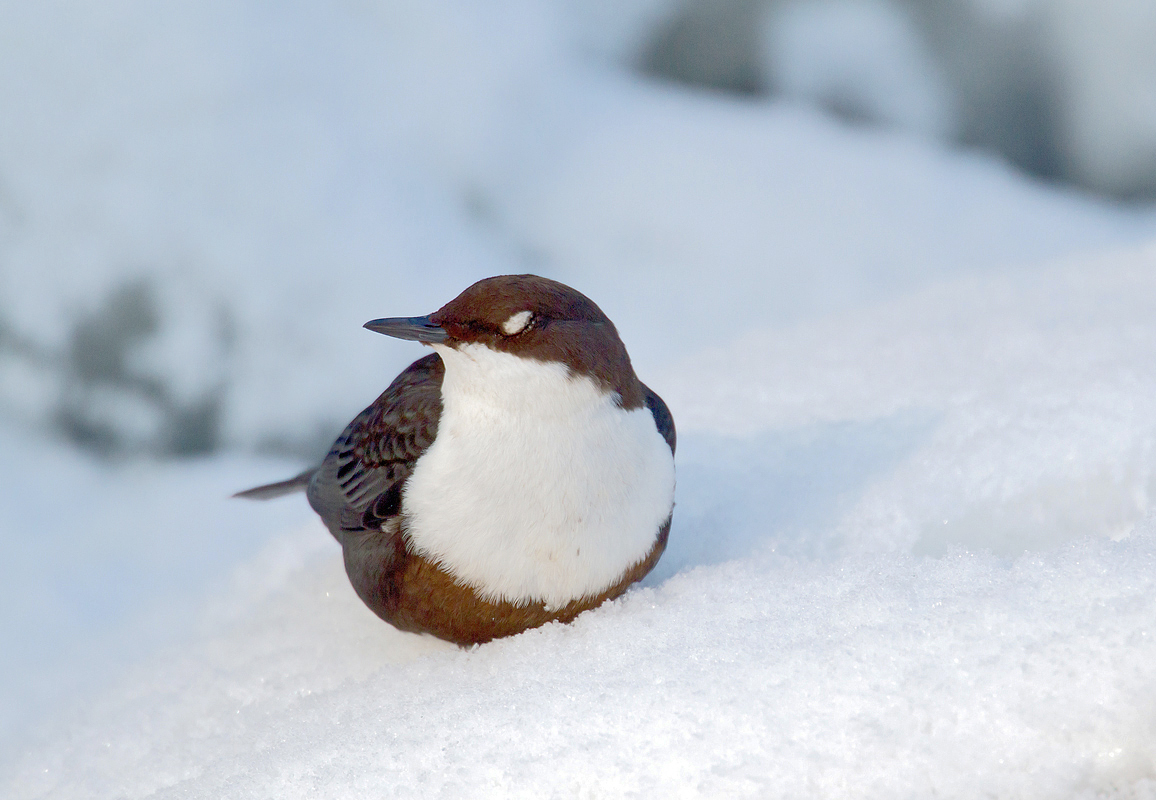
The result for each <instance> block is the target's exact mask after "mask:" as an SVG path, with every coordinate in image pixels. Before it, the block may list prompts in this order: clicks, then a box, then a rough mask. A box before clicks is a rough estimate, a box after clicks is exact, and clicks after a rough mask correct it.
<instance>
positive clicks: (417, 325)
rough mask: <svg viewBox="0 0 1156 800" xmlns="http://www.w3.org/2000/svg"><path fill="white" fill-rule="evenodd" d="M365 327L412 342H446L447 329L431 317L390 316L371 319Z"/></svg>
mask: <svg viewBox="0 0 1156 800" xmlns="http://www.w3.org/2000/svg"><path fill="white" fill-rule="evenodd" d="M365 327H366V328H368V329H369V330H371V331H373V332H374V333H384V334H385V335H386V336H392V337H394V338H395V339H408V340H409V341H411V342H426V343H433V344H436V343H437V342H444V341H445V340H446V337H447V336H449V334H448V333H446V329H445V328H443V327H441V326H440V325H435V324H434V323H432V322H430V321H429V317H428V316H427V317H389V318H388V319H371V320H370V321H369V322H367V323H365Z"/></svg>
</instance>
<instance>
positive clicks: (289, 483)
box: [233, 468, 317, 500]
mask: <svg viewBox="0 0 1156 800" xmlns="http://www.w3.org/2000/svg"><path fill="white" fill-rule="evenodd" d="M316 471H317V470H316V468H314V469H307V470H305V471H304V472H302V473H301V474H300V475H294V476H293V477H292V478H290V479H289V480H286V481H277V483H267V484H265V485H264V486H254V487H253V488H252V489H246V490H245V491H243V492H237V493H236V494H235V495H233V497H243V498H245V499H246V500H272V499H273V498H274V497H281V496H283V495H287V494H293V493H294V492H300V491H304V489H305V487H306V486H308V485H309V479H310V478H312V477H313V473H314V472H316Z"/></svg>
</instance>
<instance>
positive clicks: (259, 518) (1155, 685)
mask: <svg viewBox="0 0 1156 800" xmlns="http://www.w3.org/2000/svg"><path fill="white" fill-rule="evenodd" d="M65 6H67V8H65ZM40 8H41V6H39V5H25V6H21V7H19V8H15V7H14V8H12V9H7V10H6V11H5V14H6V15H7V16H8V18H9V21H10V22H11V23H12V24H11V25H10V26H7V27H4V26H0V36H3V37H6V38H4V40H3V45H4V46H3V47H0V67H2V68H0V92H2V93H3V100H4V103H5V106H6V108H11V109H15V110H17V111H19V112H21V114H20V115H18V116H20V118H21V119H25V120H27V122H26V124H24V125H21V126H3V127H0V178H3V180H4V183H3V185H2V186H0V189H2V191H0V201H2V202H0V257H2V259H3V264H4V266H5V269H4V271H3V272H2V273H0V278H2V279H3V281H2V285H3V289H4V293H3V294H2V295H0V311H2V312H3V313H2V316H3V318H4V319H3V320H2V321H4V322H7V323H8V324H10V325H11V326H12V327H13V329H15V330H16V331H18V332H19V333H20V334H21V335H23V336H27V337H29V338H30V339H35V338H36V337H40V338H39V339H38V341H39V342H40V343H41V344H43V346H44V347H46V348H51V347H62V346H64V343H65V342H66V341H67V337H68V333H67V331H68V324H69V322H70V320H71V319H72V318H73V317H75V316H76V313H77V310H78V309H86V308H89V307H90V306H91V302H92V299H93V298H94V297H96V296H99V295H100V294H101V293H102V292H103V291H104V290H105V289H107V288H108V287H110V286H115V285H116V282H117V281H118V280H119V279H121V278H123V277H124V276H126V275H128V276H132V275H135V274H141V273H142V272H143V273H144V274H146V275H148V276H150V278H152V279H154V280H155V281H156V286H157V287H158V291H159V293H160V295H161V298H160V304H161V307H162V309H165V310H166V314H167V312H170V311H171V312H172V314H173V316H174V318H175V319H177V322H174V323H173V324H172V325H170V326H168V327H166V328H164V330H163V333H162V335H161V337H160V338H158V339H157V341H156V342H155V343H153V345H152V346H151V347H152V349H151V350H150V351H149V352H147V353H144V354H141V357H142V359H143V360H144V361H145V362H147V363H149V364H151V365H152V367H154V368H155V369H157V370H159V372H157V373H156V374H158V375H161V376H162V377H164V378H165V380H167V381H169V382H170V383H171V385H172V386H174V387H176V388H175V391H176V390H179V391H181V392H184V393H186V394H187V395H188V396H196V394H197V392H198V391H201V390H203V388H204V387H205V386H207V385H208V386H211V385H215V382H217V381H220V380H226V381H227V384H228V387H229V390H228V394H227V402H226V407H225V409H224V415H225V427H226V433H227V435H226V443H227V444H229V445H230V446H231V447H232V448H233V449H232V450H231V451H230V452H229V453H228V454H226V455H220V456H214V457H212V458H206V459H203V460H199V461H186V462H158V461H148V460H135V461H133V460H130V461H125V462H114V463H112V464H109V463H106V462H99V461H95V460H92V459H90V458H89V457H87V456H84V455H80V454H78V453H77V452H75V451H73V450H71V449H69V448H68V447H66V446H64V445H63V444H60V443H59V442H57V441H56V440H54V439H52V438H51V437H50V436H48V435H46V433H45V426H46V425H47V424H48V423H47V422H46V420H47V419H48V418H49V417H50V416H51V415H50V413H48V412H49V411H50V410H51V408H52V398H53V397H54V392H55V391H56V388H54V384H53V382H54V381H59V380H61V379H60V378H59V376H56V377H53V376H52V375H51V374H49V373H50V370H49V371H46V370H47V368H44V367H43V366H41V367H35V368H34V367H28V368H27V369H26V370H25V371H24V372H21V371H20V369H17V368H15V367H12V368H11V369H9V368H8V367H7V366H6V367H5V369H3V370H0V378H2V379H3V381H4V383H3V384H2V385H0V408H2V409H3V411H4V414H5V418H6V419H7V420H9V422H6V423H5V425H4V426H0V454H2V457H0V474H3V476H4V481H3V484H2V486H3V488H2V489H0V493H2V495H0V496H2V497H3V502H2V503H0V541H3V543H4V548H5V555H6V557H5V558H4V559H3V560H0V632H2V635H3V639H4V642H5V647H4V648H3V650H2V652H0V796H4V797H13V798H33V797H52V798H82V797H214V798H216V797H271V796H275V797H337V798H351V797H380V796H403V797H404V796H411V797H431V796H432V797H436V796H446V797H457V796H463V795H464V796H478V797H487V796H489V797H506V796H525V797H550V796H560V797H571V796H594V797H602V796H632V795H633V796H644V797H650V796H666V795H670V796H675V797H679V796H703V797H713V796H760V797H762V796H783V797H830V796H842V795H854V796H862V797H886V798H891V797H896V796H904V797H914V796H920V797H923V796H930V795H939V796H945V797H968V798H970V797H976V796H983V795H990V796H998V797H1032V798H1052V797H1055V798H1060V797H1063V798H1072V797H1109V796H1111V797H1126V798H1152V797H1156V652H1154V651H1156V644H1154V638H1156V519H1154V516H1153V498H1154V497H1156V471H1154V467H1156V452H1154V449H1153V445H1154V442H1156V371H1154V370H1153V368H1152V365H1153V364H1154V363H1156V352H1154V351H1156V249H1154V248H1153V247H1152V246H1151V244H1145V243H1146V242H1149V243H1150V242H1151V241H1152V240H1153V238H1154V237H1156V224H1154V217H1153V214H1152V212H1151V210H1138V211H1133V210H1127V209H1122V208H1117V207H1113V206H1111V205H1109V204H1106V203H1102V202H1097V201H1095V200H1092V199H1089V198H1086V197H1082V196H1079V195H1076V194H1073V193H1070V192H1065V191H1063V190H1061V189H1057V188H1055V187H1048V186H1044V185H1041V184H1038V183H1033V182H1030V181H1027V180H1025V179H1024V178H1022V177H1021V176H1018V175H1016V174H1015V173H1014V172H1012V171H1010V170H1009V169H1007V168H1006V167H1005V166H1003V165H1001V164H999V163H998V162H996V161H993V160H990V159H987V158H985V157H983V156H980V155H977V154H967V153H963V154H961V153H953V152H950V151H946V150H942V149H939V148H938V147H936V146H935V145H933V144H929V143H927V142H924V141H920V140H916V139H911V138H907V137H904V136H901V135H896V134H887V133H880V132H877V131H871V130H867V129H860V128H855V127H849V126H846V125H841V124H837V123H833V122H831V121H830V120H827V119H825V118H823V117H821V116H819V115H817V114H815V113H812V112H809V111H805V110H800V109H796V108H792V107H790V106H786V105H781V104H764V103H755V102H740V101H735V100H733V99H726V98H721V97H715V96H711V95H696V94H692V93H687V92H683V91H679V90H676V89H673V88H670V87H659V86H654V85H649V84H646V83H644V82H641V81H639V80H636V79H632V78H629V77H628V76H625V75H621V74H616V73H614V72H613V71H611V70H610V69H609V68H606V69H603V68H601V67H597V66H593V65H591V64H590V63H588V62H586V61H583V60H582V59H581V58H580V57H579V56H578V55H576V54H577V53H578V52H579V51H580V49H579V47H578V45H572V44H571V43H570V42H569V40H568V36H569V31H568V29H567V28H566V26H565V24H564V21H559V14H554V13H552V12H547V11H543V10H541V8H540V7H539V6H537V5H536V4H520V3H495V4H494V6H493V8H492V9H488V10H487V11H486V12H485V13H482V12H479V11H478V10H477V9H474V8H472V7H470V6H468V4H454V3H450V4H446V5H444V6H443V5H441V4H431V5H429V6H428V8H432V9H435V10H434V11H429V10H426V11H422V12H419V11H414V10H410V11H405V10H402V9H397V8H393V7H390V8H388V9H386V10H382V8H384V7H382V8H379V7H378V6H376V5H374V4H349V5H348V6H343V7H342V10H340V11H334V12H333V13H332V14H324V15H322V14H317V13H315V12H311V11H310V10H308V9H306V8H304V7H299V6H293V7H292V8H291V9H290V10H288V11H284V12H279V13H278V14H273V13H272V12H271V11H270V10H269V8H268V7H266V6H264V5H262V4H256V3H239V4H213V3H203V4H191V3H190V4H180V3H176V4H171V5H166V6H165V7H164V8H162V7H160V6H154V5H151V4H142V3H135V2H131V1H130V0H125V1H124V2H121V3H118V4H108V5H103V6H100V7H99V9H100V10H98V7H97V6H90V5H85V6H83V7H81V6H77V5H75V4H71V5H70V4H61V8H63V9H64V10H65V11H67V12H68V13H66V14H63V15H62V16H63V17H64V18H65V19H64V20H57V19H56V18H55V17H54V16H53V14H54V13H56V11H59V10H60V9H59V8H57V7H56V6H48V5H46V6H44V8H48V9H49V10H48V11H42V10H38V9H40ZM633 8H634V9H635V11H634V12H632V13H634V14H635V15H645V13H650V12H648V11H646V9H648V8H650V9H654V8H657V4H646V3H641V2H640V3H637V4H635V5H634V6H633ZM53 9H56V11H53ZM591 9H593V11H592V12H591V13H593V14H594V16H597V13H594V12H596V11H597V7H596V6H593V5H592V6H591ZM600 13H602V12H600ZM604 13H605V14H608V15H610V16H613V14H612V13H611V12H609V11H604ZM654 13H657V12H654ZM76 15H80V16H76ZM561 16H564V15H561ZM625 16H630V15H629V14H626V15H625ZM226 23H227V24H226ZM632 24H633V23H632ZM33 34H35V35H33ZM382 37H385V39H384V40H385V41H388V42H389V47H382V45H381V41H383V39H382ZM613 40H614V37H613V36H607V37H604V40H603V46H604V47H607V48H611V44H612V42H613ZM46 42H47V44H44V43H46ZM42 45H43V46H42ZM611 49H612V48H611ZM62 53H63V54H65V55H66V56H67V57H57V56H58V55H60V54H62ZM206 53H211V54H212V55H213V57H212V58H207V57H206ZM26 76H28V77H27V79H26ZM30 87H31V88H30ZM13 209H15V210H13ZM139 265H145V266H139ZM148 265H151V266H148ZM138 267H139V268H138ZM525 270H532V271H537V272H540V273H543V274H546V275H549V276H550V277H553V278H557V279H560V280H563V281H566V282H568V283H571V284H572V285H575V286H576V287H577V288H579V289H581V290H583V291H585V292H587V293H588V294H589V295H591V296H592V297H593V298H594V299H595V300H596V301H597V302H598V303H599V304H600V305H601V306H602V307H603V309H604V310H605V311H606V312H607V313H608V315H609V316H610V317H611V318H612V319H614V320H615V321H616V323H617V324H618V327H619V328H620V330H621V331H622V333H623V337H624V339H625V340H626V342H627V344H628V346H629V348H630V350H631V354H632V356H633V359H634V362H635V364H636V367H637V368H638V371H639V373H640V374H641V376H642V378H643V379H644V380H645V381H646V382H647V383H648V384H649V385H650V386H652V387H653V388H654V389H655V390H656V391H658V392H659V393H660V394H662V395H663V396H664V398H665V399H666V400H667V402H668V403H669V405H670V406H671V409H672V411H673V412H674V415H675V418H676V420H677V423H678V426H679V452H678V459H677V466H678V488H677V494H676V503H677V506H676V509H675V515H674V527H673V530H672V533H671V544H670V548H669V550H668V551H667V553H666V555H665V556H664V558H663V559H662V561H661V562H660V563H659V565H658V567H657V568H656V570H655V572H654V573H653V574H652V575H651V576H650V577H648V578H647V580H646V581H645V582H644V584H643V585H642V586H640V587H638V588H636V589H635V590H632V591H631V592H629V593H628V594H627V595H626V596H625V597H624V598H622V599H621V600H619V601H616V602H615V603H612V604H608V605H606V606H604V607H602V608H600V609H598V610H596V611H594V612H591V613H588V614H585V615H583V616H582V617H580V618H579V619H578V620H577V621H575V623H573V624H572V625H569V626H557V625H555V626H548V627H546V628H544V629H540V630H537V631H532V632H528V633H526V634H523V635H521V636H518V637H513V638H511V639H508V640H504V641H499V642H494V643H491V644H488V645H485V646H482V647H478V648H474V649H471V650H460V649H458V648H456V647H453V646H450V645H447V644H445V643H442V642H438V641H436V640H432V639H429V638H425V637H417V636H413V635H409V634H402V633H399V632H397V631H395V630H393V629H392V628H390V627H389V626H387V625H385V624H383V623H381V622H380V621H379V620H377V619H376V618H375V617H374V616H373V615H372V614H371V613H370V612H368V611H367V610H366V609H365V608H364V606H362V605H361V603H360V602H359V601H358V600H357V599H356V597H355V596H354V595H353V592H352V590H351V589H350V587H349V585H348V582H347V580H346V579H345V577H344V575H343V572H342V568H341V561H340V555H339V552H338V549H337V546H336V544H335V543H334V542H333V541H332V540H331V538H330V537H329V536H328V534H327V533H326V532H325V531H324V529H323V528H322V527H321V525H320V524H319V523H318V522H317V521H316V519H315V518H314V517H313V515H312V514H311V512H310V511H309V510H308V508H307V506H306V504H305V503H304V500H303V499H302V498H294V499H287V500H283V501H278V502H275V503H267V504H245V503H240V502H239V501H229V500H227V495H228V494H229V493H230V492H231V491H233V490H236V489H239V488H244V487H247V486H249V485H252V484H255V483H259V482H261V481H263V480H272V479H277V478H281V477H286V476H288V475H290V474H293V472H294V471H295V470H296V469H298V468H299V467H300V464H298V463H295V462H294V463H288V462H286V461H275V460H271V459H258V458H256V457H255V456H252V455H243V453H244V452H246V451H245V449H244V448H251V447H253V446H255V445H256V444H259V443H261V442H265V441H269V440H272V439H277V438H278V437H281V438H282V439H286V438H291V437H293V436H301V437H303V438H308V437H309V436H311V435H313V434H314V432H315V431H318V430H324V429H325V426H326V425H328V424H332V423H336V424H341V423H343V422H344V421H345V420H346V419H348V418H349V417H350V416H352V414H353V413H355V412H356V411H357V410H359V408H360V407H361V406H363V405H364V404H366V403H367V402H369V401H370V400H371V399H372V398H373V397H374V396H375V395H376V393H377V392H379V391H380V390H381V388H382V387H383V386H384V385H385V384H386V383H387V382H388V380H389V378H390V377H391V376H392V374H393V372H394V371H396V369H397V368H399V367H400V366H402V365H404V364H405V363H407V361H408V360H412V359H413V358H415V357H417V356H418V355H419V354H420V352H421V351H420V350H417V349H416V348H415V347H414V346H412V345H407V344H406V343H402V342H387V341H385V340H383V339H382V337H376V336H373V335H371V334H368V333H365V332H364V331H361V330H360V328H359V326H360V324H361V322H363V321H364V320H365V319H369V318H373V317H379V316H383V315H399V314H406V315H408V314H416V313H425V312H428V311H430V310H432V309H433V308H436V307H437V306H438V305H440V304H441V303H443V302H444V301H446V300H447V299H449V298H450V297H451V296H452V295H453V294H454V293H456V292H457V291H459V290H460V289H461V288H463V287H464V286H465V285H467V284H468V283H470V282H471V281H472V280H474V279H476V278H477V277H481V276H482V275H485V274H493V273H498V272H515V271H525ZM319 273H320V274H319ZM218 301H220V302H223V303H225V304H226V307H227V308H228V309H229V312H228V313H229V314H230V315H232V318H233V320H234V322H235V326H234V328H235V331H234V332H235V337H236V338H235V342H234V344H233V345H232V348H233V349H232V350H230V351H229V355H228V359H227V364H226V368H225V372H226V373H227V375H226V377H225V378H222V377H221V374H220V372H221V368H220V365H219V364H217V363H216V361H215V360H214V353H216V352H217V351H216V350H214V349H213V348H214V347H215V346H217V345H214V344H213V343H212V341H211V337H209V339H207V340H206V339H204V333H205V330H207V328H198V327H197V324H198V323H197V320H201V321H204V320H205V319H209V318H212V317H213V314H214V313H215V312H214V311H213V309H214V308H215V306H216V304H217V303H218ZM166 319H168V317H167V316H166ZM180 320H184V322H180ZM198 335H200V336H202V339H201V340H198V339H197V336H198ZM3 355H4V354H2V353H0V356H3ZM4 357H7V356H4ZM5 363H7V362H5ZM198 364H200V365H202V366H199V367H198V366H197V365H198ZM205 364H208V366H204V365H205ZM26 366H27V365H26ZM38 369H39V370H40V372H37V370H38ZM18 428H19V430H18ZM303 431H304V432H306V433H305V434H303V433H302V432H303Z"/></svg>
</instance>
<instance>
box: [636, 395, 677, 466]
mask: <svg viewBox="0 0 1156 800" xmlns="http://www.w3.org/2000/svg"><path fill="white" fill-rule="evenodd" d="M640 383H641V381H640ZM642 392H643V394H644V395H646V407H647V408H649V409H650V413H651V414H652V415H653V416H654V424H655V425H656V426H658V432H659V433H661V434H662V438H663V439H666V443H667V444H668V445H670V454H671V455H674V445H675V443H676V441H677V439H678V436H677V435H676V434H675V431H674V417H672V416H671V415H670V409H669V408H667V407H666V403H664V402H662V398H661V397H659V396H658V395H656V394H655V393H654V392H652V391H651V390H650V387H649V386H647V385H646V384H645V383H643V384H642Z"/></svg>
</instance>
